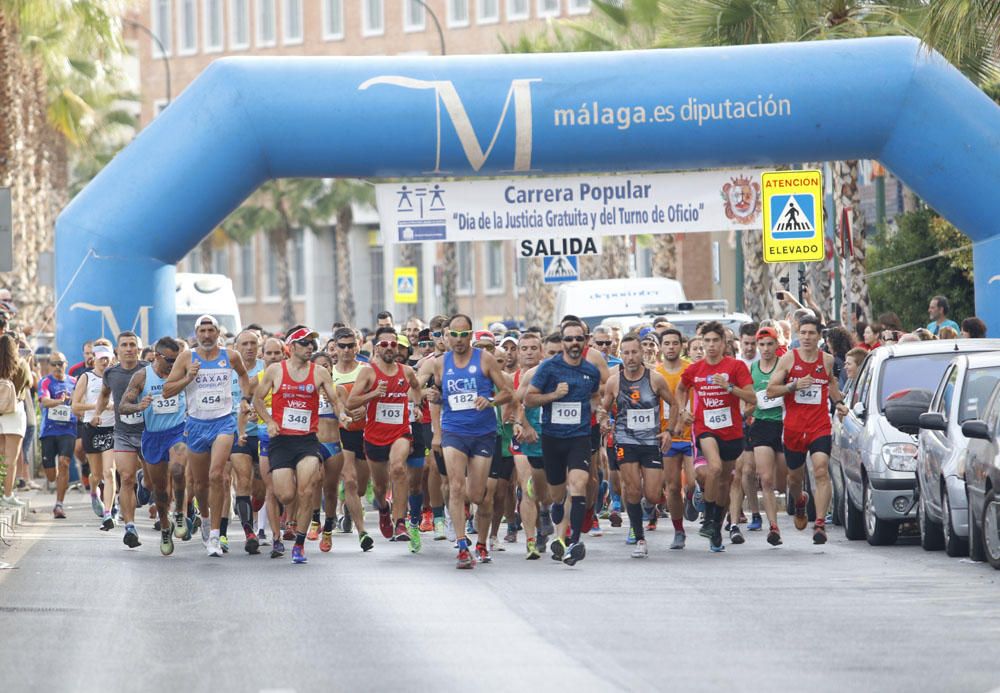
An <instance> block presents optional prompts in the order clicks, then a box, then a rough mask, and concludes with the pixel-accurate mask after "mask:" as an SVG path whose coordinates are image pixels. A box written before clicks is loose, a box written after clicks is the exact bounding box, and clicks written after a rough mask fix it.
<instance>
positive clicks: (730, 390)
mask: <svg viewBox="0 0 1000 693" xmlns="http://www.w3.org/2000/svg"><path fill="white" fill-rule="evenodd" d="M726 392H728V393H729V394H732V393H733V384H732V383H729V384H728V385H726Z"/></svg>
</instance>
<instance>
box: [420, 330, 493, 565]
mask: <svg viewBox="0 0 1000 693" xmlns="http://www.w3.org/2000/svg"><path fill="white" fill-rule="evenodd" d="M447 334H448V344H449V346H450V347H451V350H450V351H448V352H446V353H445V355H444V356H443V357H442V358H440V359H436V360H435V361H434V362H433V375H434V378H435V382H438V383H440V384H441V448H442V451H443V453H444V460H445V467H446V468H447V470H448V481H449V485H450V488H449V497H448V509H449V510H450V513H451V517H452V520H453V521H454V522H455V533H456V539H457V540H458V562H457V566H456V567H458V568H463V569H468V568H472V567H473V566H474V565H475V560H474V559H473V556H472V554H471V553H470V552H469V539H468V537H467V536H466V531H465V526H464V523H463V522H461V521H460V520H459V518H462V517H464V516H465V503H466V502H469V503H476V504H477V506H478V507H477V512H476V525H477V527H478V528H479V533H480V534H479V541H478V542H477V544H476V556H477V557H478V559H479V560H480V561H481V562H483V563H488V562H489V561H490V560H491V558H490V554H489V550H488V548H487V546H486V535H487V534H488V533H489V527H490V523H491V521H492V518H493V498H492V497H491V494H489V493H487V479H488V477H489V472H490V467H491V465H492V462H493V451H494V448H495V446H496V434H497V417H496V413H495V412H494V410H493V407H494V406H501V405H503V404H506V403H507V402H509V401H510V400H511V396H512V393H511V388H510V385H509V383H508V380H507V377H506V376H505V375H504V373H503V370H502V368H501V367H500V364H499V363H497V360H496V359H495V358H493V355H492V354H490V353H489V352H487V351H483V350H481V349H475V348H473V347H472V319H471V318H470V317H469V316H467V315H462V314H456V315H453V316H452V318H451V320H449V322H448V330H447Z"/></svg>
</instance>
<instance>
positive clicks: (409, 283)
mask: <svg viewBox="0 0 1000 693" xmlns="http://www.w3.org/2000/svg"><path fill="white" fill-rule="evenodd" d="M396 291H398V292H399V293H401V294H412V293H413V279H412V278H411V277H400V278H399V282H398V283H397V284H396Z"/></svg>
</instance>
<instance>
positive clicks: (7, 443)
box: [0, 334, 32, 507]
mask: <svg viewBox="0 0 1000 693" xmlns="http://www.w3.org/2000/svg"><path fill="white" fill-rule="evenodd" d="M31 381H32V378H31V369H30V368H29V366H28V362H27V361H26V360H25V359H23V358H21V357H20V356H19V355H18V352H17V340H16V339H15V338H14V337H13V336H11V335H10V334H4V335H3V336H0V439H2V445H3V461H4V464H5V465H6V466H7V476H6V477H5V478H4V487H3V496H2V497H0V506H3V507H21V506H23V505H24V502H23V501H20V500H18V499H17V498H15V497H14V477H15V471H16V466H17V456H18V453H19V452H20V450H21V441H22V440H23V439H24V431H25V428H26V427H27V425H28V421H27V415H26V413H25V410H24V406H23V404H22V402H23V400H24V395H25V392H26V391H27V389H28V387H29V386H30V385H31Z"/></svg>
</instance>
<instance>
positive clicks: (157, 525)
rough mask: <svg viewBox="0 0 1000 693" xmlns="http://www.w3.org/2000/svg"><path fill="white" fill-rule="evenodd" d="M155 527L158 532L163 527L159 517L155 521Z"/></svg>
mask: <svg viewBox="0 0 1000 693" xmlns="http://www.w3.org/2000/svg"><path fill="white" fill-rule="evenodd" d="M153 529H154V530H156V531H157V532H159V531H161V530H162V529H163V528H162V527H161V526H160V520H159V518H157V520H156V522H154V523H153Z"/></svg>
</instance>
